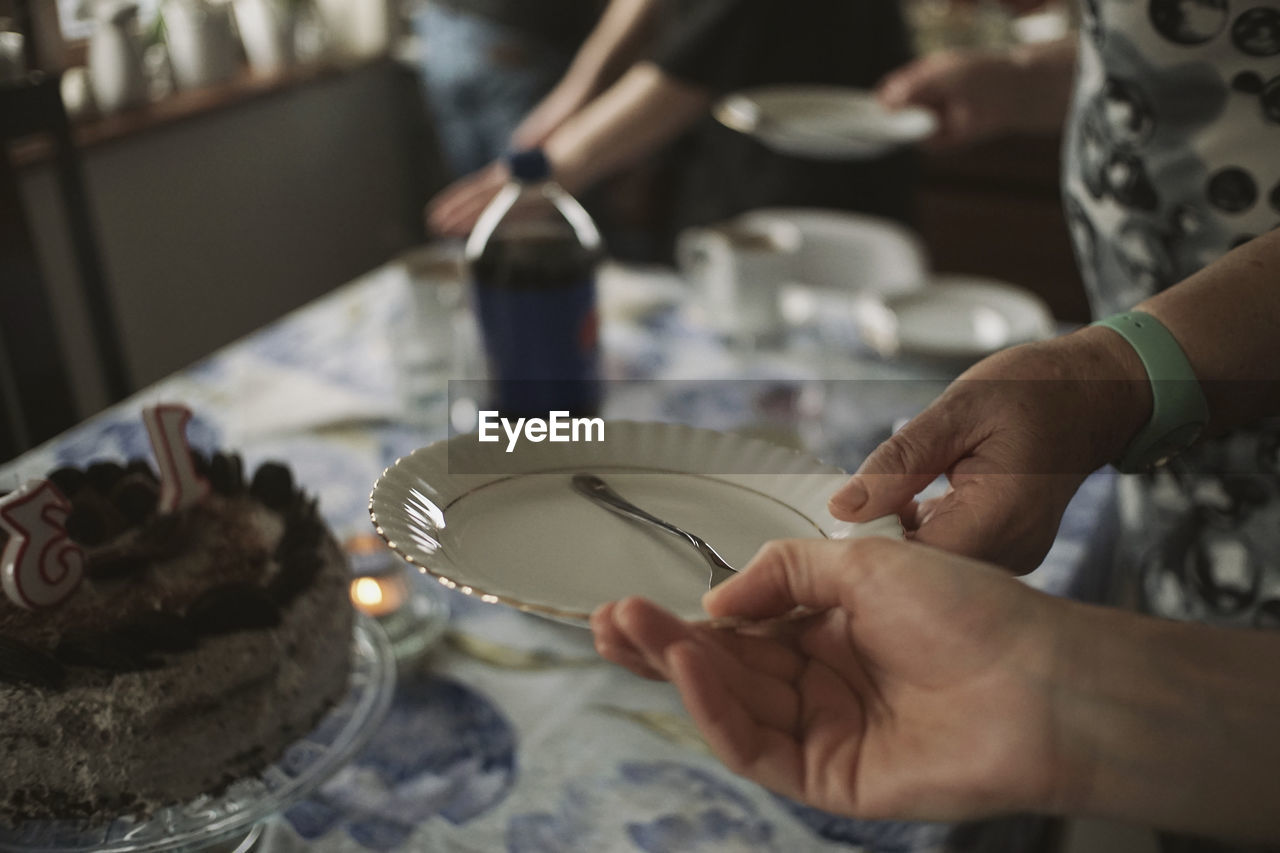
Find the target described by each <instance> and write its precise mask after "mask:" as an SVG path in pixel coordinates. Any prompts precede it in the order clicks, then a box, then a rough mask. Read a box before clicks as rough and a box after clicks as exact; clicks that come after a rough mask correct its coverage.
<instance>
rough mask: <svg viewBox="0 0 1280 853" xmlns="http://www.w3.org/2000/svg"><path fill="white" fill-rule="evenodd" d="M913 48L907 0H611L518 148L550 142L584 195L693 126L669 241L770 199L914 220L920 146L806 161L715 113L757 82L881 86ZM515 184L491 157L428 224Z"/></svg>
mask: <svg viewBox="0 0 1280 853" xmlns="http://www.w3.org/2000/svg"><path fill="white" fill-rule="evenodd" d="M651 33H652V34H653V36H652V38H649V37H646V36H648V35H649V34H651ZM910 57H911V50H910V46H909V37H908V32H907V29H906V26H905V24H904V22H903V19H902V16H901V13H900V11H899V8H898V6H897V4H896V3H892V2H882V0H794V2H790V3H781V2H777V0H613V2H612V3H611V4H610V6H609V8H608V10H606V12H605V14H604V16H603V18H602V19H601V22H600V25H599V26H598V27H597V28H596V31H595V32H593V33H592V35H591V36H590V37H589V38H588V40H587V42H586V43H585V45H584V47H583V49H582V50H581V51H580V52H579V54H578V56H577V58H576V59H575V61H574V63H573V65H572V66H571V68H570V70H569V72H568V73H567V74H566V75H565V77H564V78H563V79H562V80H561V82H560V83H559V84H558V85H557V86H556V87H555V88H554V89H553V90H552V92H551V93H550V94H549V95H548V96H547V98H546V99H544V101H543V102H542V103H541V104H539V105H538V107H537V108H536V109H535V110H533V111H532V112H531V113H530V114H529V116H528V118H527V119H526V120H525V122H524V123H523V124H522V125H521V126H520V128H519V130H518V131H517V132H516V134H515V136H514V139H513V144H514V145H516V146H518V147H529V146H541V147H543V148H544V149H545V151H546V153H547V155H548V157H549V158H550V160H551V162H552V165H553V168H554V172H555V175H556V178H557V180H558V181H559V182H560V183H561V184H563V185H564V186H565V187H566V188H567V189H568V190H569V191H570V192H571V193H580V192H582V191H583V190H584V189H586V188H588V187H590V186H592V185H594V184H595V183H596V182H598V181H599V180H601V179H602V178H604V177H605V176H607V175H610V174H613V173H615V172H617V171H618V170H620V169H622V168H624V167H626V166H628V165H631V164H634V163H636V162H638V161H640V160H642V159H644V158H645V157H647V156H649V155H651V154H653V153H654V152H657V151H659V150H662V149H663V148H664V147H666V146H668V145H670V144H671V143H673V142H675V141H676V140H677V139H678V138H680V137H681V136H682V135H685V134H688V135H687V136H686V137H685V138H684V140H683V142H682V144H683V146H684V147H683V148H682V150H681V162H680V164H679V167H678V170H677V171H678V176H677V177H676V179H675V181H674V187H673V190H672V195H673V198H672V200H671V202H670V203H669V205H668V206H667V207H666V208H665V210H663V211H661V212H659V213H657V214H656V215H655V217H654V225H655V226H656V227H659V228H661V229H662V230H663V232H664V235H663V239H662V240H661V241H660V243H662V244H664V245H666V246H669V245H670V243H671V241H672V239H673V238H674V235H675V234H676V233H678V232H679V231H680V230H681V229H683V228H685V227H688V226H691V225H704V224H708V223H713V222H719V221H722V220H724V219H727V218H729V217H732V216H734V215H736V214H738V213H741V212H743V211H746V210H751V209H754V208H759V207H765V206H788V205H791V206H806V207H826V208H836V209H845V210H856V211H863V212H867V213H872V214H876V215H881V216H886V217H890V218H894V219H898V220H907V219H909V218H910V213H911V206H912V197H913V185H914V180H913V179H914V174H915V168H914V166H915V164H914V161H913V158H912V156H911V154H910V153H906V152H897V153H894V154H891V155H888V156H885V157H880V158H876V159H874V160H863V161H843V162H822V161H813V160H803V159H798V158H795V157H789V156H785V155H781V154H777V153H774V152H772V151H769V150H768V149H766V148H765V147H764V146H762V145H760V144H759V143H758V142H756V141H754V140H752V139H749V138H747V137H745V136H742V135H740V134H738V133H736V132H734V131H731V130H728V129H726V128H724V127H721V126H720V125H718V124H717V123H716V122H715V121H714V120H713V119H712V118H711V116H710V112H709V109H710V107H711V105H712V103H713V102H714V101H715V99H716V98H717V97H718V96H720V95H723V94H725V93H728V92H730V91H735V90H740V89H747V88H751V87H755V86H764V85H782V84H825V85H840V86H850V87H858V88H871V87H872V86H874V85H875V84H876V83H877V82H878V81H879V80H880V79H881V78H882V77H884V75H885V74H887V73H888V72H889V71H890V70H891V69H894V68H897V67H899V66H901V65H902V64H904V63H905V62H907V61H908V60H909V59H910ZM617 68H626V69H627V70H626V71H625V72H624V73H622V75H621V77H620V78H619V79H618V80H617V81H616V82H612V83H611V84H610V83H609V82H608V75H607V74H604V73H602V69H617ZM506 179H507V174H506V169H505V167H504V166H503V165H502V164H501V163H492V164H490V165H488V166H486V167H485V168H483V169H481V170H480V171H478V172H476V173H474V174H471V175H468V176H467V177H465V178H463V179H462V180H460V181H458V182H456V183H455V184H453V185H452V186H450V187H448V188H446V189H445V190H444V191H443V192H441V193H440V194H439V195H438V196H437V197H436V198H435V199H433V200H432V201H431V202H430V204H429V205H428V209H427V220H428V224H429V226H430V228H431V229H432V230H433V231H435V232H437V233H442V234H453V235H462V234H466V233H467V232H469V231H470V229H471V227H472V225H473V224H474V223H475V220H476V218H477V217H478V215H479V213H480V211H481V210H483V209H484V207H485V205H486V204H488V202H489V201H490V200H491V199H492V198H493V196H494V194H495V193H496V192H497V189H498V188H499V187H501V186H502V184H503V183H504V182H505V181H506ZM666 253H667V252H666V251H663V252H662V254H666Z"/></svg>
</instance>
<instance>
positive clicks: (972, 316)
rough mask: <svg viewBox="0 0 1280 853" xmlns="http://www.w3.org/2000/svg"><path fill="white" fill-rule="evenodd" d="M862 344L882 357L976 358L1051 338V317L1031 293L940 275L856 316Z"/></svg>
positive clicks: (996, 283) (980, 280) (995, 283)
mask: <svg viewBox="0 0 1280 853" xmlns="http://www.w3.org/2000/svg"><path fill="white" fill-rule="evenodd" d="M856 316H857V322H858V325H859V331H860V332H861V334H862V335H863V337H864V339H866V340H867V341H868V342H870V343H871V344H872V345H873V346H874V347H875V348H876V349H878V350H880V351H881V352H882V353H884V354H886V355H895V354H907V355H922V356H927V357H932V358H946V359H979V358H983V357H984V356H987V355H990V354H992V353H994V352H998V351H999V350H1002V349H1004V348H1005V347H1010V346H1014V345H1016V344H1022V343H1028V342H1030V341H1038V340H1044V339H1046V338H1049V337H1052V335H1053V332H1054V326H1053V315H1052V314H1051V313H1050V311H1049V308H1048V306H1047V305H1045V303H1044V302H1043V301H1042V300H1041V299H1040V298H1039V297H1038V296H1036V295H1035V294H1034V293H1031V292H1030V291H1028V290H1025V289H1023V288H1021V287H1015V286H1014V285H1011V284H1005V283H1004V282H1000V281H995V280H992V279H983V278H971V277H967V276H939V277H937V278H936V279H934V281H933V282H932V283H931V284H930V286H929V287H926V288H923V289H921V290H918V291H915V292H914V293H906V294H901V295H897V296H891V297H887V298H885V299H884V300H883V301H882V302H881V303H880V304H878V305H876V306H868V305H867V304H863V305H862V306H860V310H858V311H857V312H856Z"/></svg>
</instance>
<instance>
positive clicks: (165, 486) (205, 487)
mask: <svg viewBox="0 0 1280 853" xmlns="http://www.w3.org/2000/svg"><path fill="white" fill-rule="evenodd" d="M189 420H191V410H190V409H188V408H187V407H186V406H179V405H175V404H171V403H162V404H160V405H157V406H151V407H149V408H146V409H143V410H142V422H143V423H144V424H146V426H147V434H148V435H149V436H150V437H151V450H152V452H153V453H155V455H156V465H157V467H159V469H160V502H159V505H158V511H159V512H161V513H171V512H174V511H176V510H179V509H182V508H183V507H188V506H191V505H192V504H196V503H199V502H200V501H201V500H203V499H204V497H205V496H206V495H208V494H209V491H210V488H211V487H210V485H209V481H208V480H206V479H205V478H204V477H202V476H200V474H199V472H197V471H196V466H195V463H194V462H193V461H192V460H191V447H190V445H188V444H187V433H186V429H187V422H188V421H189Z"/></svg>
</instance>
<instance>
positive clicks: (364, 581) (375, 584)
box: [351, 573, 409, 619]
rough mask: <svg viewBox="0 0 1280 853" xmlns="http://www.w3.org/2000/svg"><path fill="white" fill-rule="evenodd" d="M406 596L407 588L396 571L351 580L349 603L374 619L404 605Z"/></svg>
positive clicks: (393, 611)
mask: <svg viewBox="0 0 1280 853" xmlns="http://www.w3.org/2000/svg"><path fill="white" fill-rule="evenodd" d="M408 597H409V588H408V586H407V584H405V580H404V577H403V576H402V575H401V574H398V573H397V574H390V575H382V576H380V577H372V576H366V577H361V578H356V579H355V580H353V581H351V603H352V604H354V605H355V606H356V609H357V610H359V611H360V612H362V613H367V614H368V615H370V616H372V617H374V618H375V619H376V618H379V617H382V616H388V615H390V614H392V613H395V612H396V611H397V610H399V609H400V608H401V607H403V606H404V603H405V601H406V600H407V599H408Z"/></svg>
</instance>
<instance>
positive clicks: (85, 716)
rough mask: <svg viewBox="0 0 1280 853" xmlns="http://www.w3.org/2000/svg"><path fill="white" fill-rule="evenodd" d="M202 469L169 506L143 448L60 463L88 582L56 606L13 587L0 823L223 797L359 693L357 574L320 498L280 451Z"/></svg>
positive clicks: (2, 669) (0, 616) (1, 674)
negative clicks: (252, 461)
mask: <svg viewBox="0 0 1280 853" xmlns="http://www.w3.org/2000/svg"><path fill="white" fill-rule="evenodd" d="M197 468H198V469H199V470H200V471H201V473H202V474H203V475H204V477H205V478H206V479H207V480H208V481H209V482H210V483H211V485H212V487H213V489H212V491H211V493H210V494H208V495H207V496H205V497H204V498H202V499H201V500H200V501H199V502H198V503H196V504H194V505H193V506H189V507H187V508H185V509H181V510H178V511H176V512H174V513H172V514H161V513H159V512H158V511H157V500H158V494H159V489H158V485H157V480H156V475H155V474H154V472H153V471H152V470H151V468H150V467H149V465H148V464H147V463H145V462H141V461H139V462H133V463H131V464H129V465H127V466H122V465H119V464H116V463H111V462H103V463H97V464H94V465H90V466H89V467H88V468H87V469H84V470H81V469H71V468H64V469H60V470H58V471H55V472H53V473H52V474H50V475H49V480H51V481H52V482H53V483H54V484H55V485H56V486H57V487H58V488H59V490H60V491H61V492H62V494H63V495H64V496H65V497H66V498H68V499H69V501H70V503H71V507H72V508H71V511H70V513H69V515H68V517H67V519H66V522H65V527H66V531H67V533H68V535H69V536H70V538H71V539H72V540H73V541H75V542H76V543H77V544H79V545H80V546H81V547H82V548H83V550H84V555H85V562H84V580H83V582H82V583H81V584H80V586H79V587H78V588H77V589H76V590H75V592H74V593H73V594H72V595H71V596H70V598H68V599H67V600H66V601H64V602H62V603H61V604H58V605H57V606H55V607H50V608H47V609H42V610H36V611H29V610H25V609H23V608H21V607H18V606H17V605H15V604H14V603H13V602H11V601H9V600H7V599H6V598H4V597H3V596H0V824H10V825H12V824H15V823H19V822H21V821H24V820H27V819H31V818H48V817H57V818H71V817H76V818H87V819H90V820H94V819H105V818H109V817H115V816H118V815H122V814H134V815H146V814H148V813H150V812H151V811H153V810H154V809H156V808H158V807H161V806H164V805H172V804H178V803H183V802H186V801H189V800H191V799H193V798H194V797H196V796H198V795H200V794H203V793H216V792H217V791H218V790H219V789H221V788H223V787H225V786H226V785H227V784H228V783H230V782H232V781H234V780H236V779H239V778H242V777H244V776H246V775H248V774H252V773H254V772H256V771H258V770H261V769H262V768H263V767H265V766H266V765H268V764H270V763H271V762H272V761H274V760H275V759H277V758H278V757H279V756H280V754H281V753H282V751H283V750H284V748H285V747H286V746H287V745H288V744H289V743H291V742H292V741H295V740H297V739H298V738H299V737H300V736H302V735H305V734H306V733H307V732H309V731H310V730H311V729H312V728H313V727H314V726H315V724H316V723H317V722H318V721H319V719H320V718H321V717H322V716H323V715H324V713H325V712H326V710H327V709H329V708H330V707H331V706H332V705H333V704H334V703H335V702H336V701H337V700H339V699H340V698H341V697H342V696H343V695H344V694H345V692H346V689H347V682H348V670H349V666H350V643H351V630H352V619H353V615H352V610H351V604H350V599H349V598H348V583H349V572H348V570H347V567H346V563H345V560H344V557H343V554H342V552H341V550H340V549H339V547H338V545H337V543H336V542H335V541H334V539H333V536H332V535H331V534H330V533H329V532H328V530H327V529H326V527H325V525H324V523H323V521H322V520H321V519H320V517H319V516H318V514H317V512H316V506H315V502H314V501H313V500H310V499H309V498H308V497H307V496H306V495H305V494H303V493H301V492H300V491H298V490H297V489H296V488H295V486H294V483H293V478H292V475H291V474H290V471H289V469H288V468H286V467H285V466H283V465H279V464H275V463H266V464H264V465H262V466H261V467H260V468H258V470H257V471H256V473H255V474H254V476H253V477H252V479H251V480H249V481H246V478H245V477H244V475H243V473H242V470H243V469H242V465H241V463H240V460H239V457H237V456H235V455H230V454H217V455H215V456H214V457H213V458H212V459H208V460H202V459H200V458H199V457H198V456H197ZM2 536H3V534H2V533H0V537H2Z"/></svg>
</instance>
